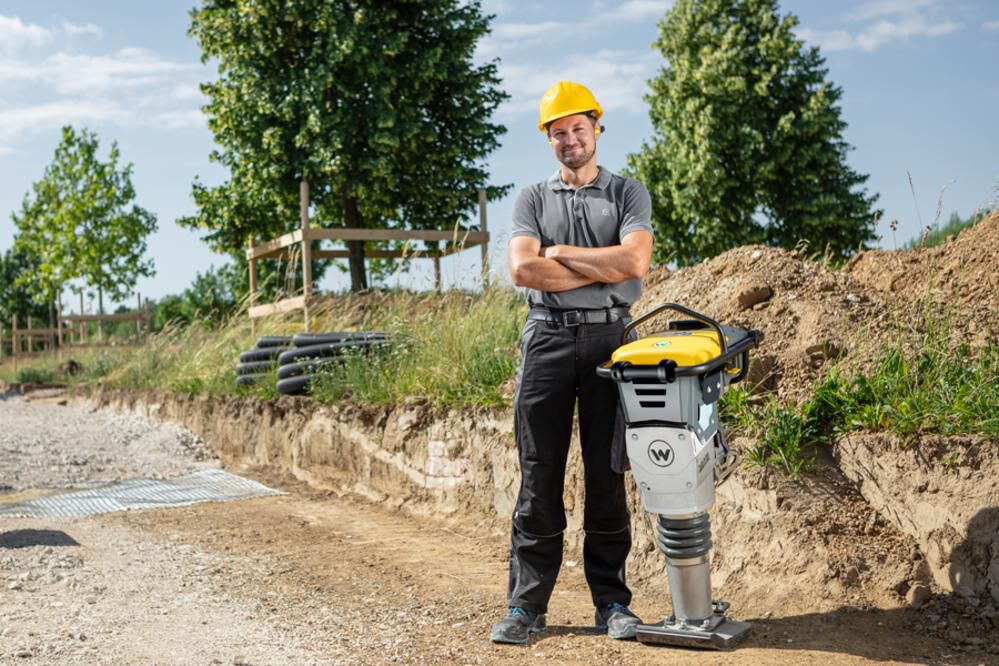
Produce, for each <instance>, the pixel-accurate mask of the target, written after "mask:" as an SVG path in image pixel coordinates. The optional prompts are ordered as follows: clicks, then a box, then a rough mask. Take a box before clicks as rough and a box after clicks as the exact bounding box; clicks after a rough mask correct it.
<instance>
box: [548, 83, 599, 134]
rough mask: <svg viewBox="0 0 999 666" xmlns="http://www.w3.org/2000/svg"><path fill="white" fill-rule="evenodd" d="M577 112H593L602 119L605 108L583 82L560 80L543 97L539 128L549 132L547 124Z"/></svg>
mask: <svg viewBox="0 0 999 666" xmlns="http://www.w3.org/2000/svg"><path fill="white" fill-rule="evenodd" d="M577 113H593V116H594V117H595V118H596V119H597V120H600V116H602V115H604V110H603V109H602V108H600V102H598V101H597V99H596V97H594V96H593V93H591V92H590V89H589V88H587V87H586V86H584V85H583V84H581V83H574V82H572V81H559V82H558V83H556V84H555V85H553V86H552V87H551V88H549V89H548V92H546V93H545V95H544V97H542V98H541V105H540V108H539V113H538V129H539V130H541V131H542V132H547V131H548V130H547V128H546V127H545V126H546V125H549V124H551V123H553V122H555V121H556V120H558V119H559V118H565V117H566V116H574V115H576V114H577Z"/></svg>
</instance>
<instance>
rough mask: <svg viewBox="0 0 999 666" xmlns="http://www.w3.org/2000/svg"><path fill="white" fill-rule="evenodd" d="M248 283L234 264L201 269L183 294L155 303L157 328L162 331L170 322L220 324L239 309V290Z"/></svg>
mask: <svg viewBox="0 0 999 666" xmlns="http://www.w3.org/2000/svg"><path fill="white" fill-rule="evenodd" d="M245 283H246V281H245V279H244V278H243V276H242V274H241V273H240V270H239V267H238V266H235V265H233V264H226V265H224V266H222V267H221V268H218V269H216V268H215V267H211V268H209V269H208V270H207V271H205V272H204V273H201V272H198V273H197V275H196V276H195V278H194V281H193V282H192V283H191V286H190V287H188V288H187V289H185V290H184V291H183V292H182V293H181V294H179V295H173V294H171V295H168V296H164V297H163V298H161V299H160V300H159V301H158V302H157V303H156V304H155V306H154V308H153V313H152V324H153V329H154V330H161V329H162V328H163V327H164V326H166V325H167V324H168V323H170V322H178V323H181V324H190V323H192V322H195V321H199V322H207V323H213V324H217V323H219V322H221V321H223V320H224V319H225V318H226V317H227V316H228V315H230V314H231V313H232V312H233V311H235V309H236V307H237V305H238V304H239V300H240V296H239V292H238V290H239V289H240V287H242V288H244V289H245Z"/></svg>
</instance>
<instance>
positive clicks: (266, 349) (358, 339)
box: [236, 331, 389, 395]
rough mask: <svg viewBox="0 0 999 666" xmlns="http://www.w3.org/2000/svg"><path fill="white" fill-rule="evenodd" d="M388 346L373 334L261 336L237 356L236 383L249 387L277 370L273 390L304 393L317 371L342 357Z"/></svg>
mask: <svg viewBox="0 0 999 666" xmlns="http://www.w3.org/2000/svg"><path fill="white" fill-rule="evenodd" d="M388 344H389V340H388V334H387V333H382V332H377V331H358V332H344V331H333V332H328V333H299V334H298V335H295V336H292V337H264V338H260V339H259V340H258V341H257V346H256V347H254V348H253V349H251V350H248V351H245V352H243V353H242V354H240V355H239V360H240V363H239V365H237V366H236V374H237V375H238V377H237V378H236V381H237V382H239V383H240V384H252V383H255V382H256V381H258V380H260V379H263V378H265V377H267V376H268V375H269V373H270V372H271V371H272V370H273V369H274V368H275V366H276V367H277V369H278V382H277V390H278V392H279V393H283V394H286V395H298V394H301V393H307V392H308V390H309V386H310V384H311V382H312V378H313V377H314V376H315V375H316V373H317V372H320V371H322V370H324V369H325V370H329V369H330V367H331V366H334V365H335V364H336V363H337V362H339V361H341V360H342V359H343V357H344V355H346V354H349V353H357V352H360V351H363V352H369V351H371V350H373V349H375V348H378V347H383V346H386V345H388Z"/></svg>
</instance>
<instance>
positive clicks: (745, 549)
mask: <svg viewBox="0 0 999 666" xmlns="http://www.w3.org/2000/svg"><path fill="white" fill-rule="evenodd" d="M95 400H96V401H97V402H98V403H99V404H102V405H108V406H113V407H117V408H120V409H127V410H134V411H137V412H139V413H140V414H142V415H144V416H146V417H148V418H154V419H158V420H166V421H171V422H174V423H177V424H180V425H183V426H185V427H187V428H189V429H190V430H192V431H193V432H195V433H196V434H198V435H199V436H200V437H201V438H203V439H204V440H205V441H208V442H211V443H212V445H213V446H214V447H215V450H216V453H217V454H218V456H219V457H220V458H221V460H222V462H223V464H224V465H225V466H226V467H232V468H237V469H238V468H240V467H243V468H246V467H255V468H270V469H273V470H275V471H284V472H288V473H291V474H292V475H293V476H295V477H296V478H298V479H300V480H302V481H305V482H306V483H308V484H309V485H311V486H313V487H316V488H324V489H332V490H335V491H337V492H340V493H344V492H349V493H354V494H358V495H362V496H364V497H366V498H367V499H369V500H371V501H374V502H377V503H379V504H381V505H383V506H387V507H390V508H396V509H402V510H405V511H406V512H408V513H410V514H413V515H417V516H427V517H433V518H435V519H442V518H443V519H448V518H450V519H453V520H457V521H461V522H464V523H466V524H467V523H468V522H469V521H472V522H476V523H478V526H479V528H480V529H482V530H485V531H487V532H488V533H490V534H493V535H502V534H503V533H505V531H506V530H507V529H508V524H509V523H508V516H509V515H510V512H511V511H512V508H513V502H514V498H515V495H516V492H517V490H518V483H519V478H518V472H517V464H516V452H515V447H514V444H513V437H512V433H511V430H512V414H511V413H510V411H509V410H502V409H497V410H474V411H473V410H465V411H450V412H440V411H435V410H434V409H432V408H430V407H428V406H426V405H423V404H411V405H405V406H401V407H397V408H394V409H390V408H385V407H373V406H364V407H362V406H356V405H345V406H339V407H327V406H319V405H316V404H315V403H314V402H312V401H310V400H307V399H302V398H281V399H279V400H276V401H273V402H268V403H261V402H259V401H256V400H253V399H235V400H234V399H230V398H215V397H195V398H190V397H183V396H176V395H170V394H162V393H158V394H145V395H129V394H125V393H118V392H105V393H102V394H100V395H98V396H95ZM860 441H867V442H868V446H875V445H874V444H870V442H871V441H876V438H874V439H872V438H869V439H868V440H861V439H857V438H853V439H850V440H848V442H847V443H844V444H843V445H841V446H840V448H839V449H838V454H839V457H840V460H841V461H843V465H844V469H845V470H847V471H848V476H849V477H850V478H847V476H844V475H843V473H841V472H840V471H839V469H838V468H837V467H836V465H835V464H834V462H833V461H832V460H829V461H825V462H824V463H823V464H822V465H820V468H819V473H817V474H816V475H814V476H813V477H811V478H809V479H808V480H807V481H804V482H802V483H791V482H789V481H787V480H785V479H783V478H782V477H779V476H777V475H771V474H767V473H761V472H755V473H748V472H746V471H741V472H739V473H737V474H736V475H734V477H733V478H732V479H730V480H729V481H728V482H727V483H726V484H725V485H724V486H723V487H722V488H721V489H720V492H719V499H718V502H717V504H716V506H715V508H714V509H712V520H713V523H714V529H715V535H716V537H715V550H714V563H713V572H714V573H713V576H714V583H715V585H716V587H717V588H718V589H719V592H720V593H721V594H722V595H723V596H725V597H726V598H728V599H729V600H731V601H733V603H735V604H737V606H738V607H739V608H742V609H744V610H747V611H752V612H758V613H761V614H762V613H766V612H768V611H772V610H773V609H774V608H778V607H779V608H785V609H790V610H794V611H796V612H814V611H818V610H822V611H827V610H831V609H835V608H837V607H840V606H861V607H869V606H874V607H880V608H896V607H903V606H906V605H907V604H915V605H921V604H923V603H924V602H925V601H926V600H927V598H928V597H929V595H930V593H931V592H932V591H937V592H948V591H950V590H952V589H954V585H953V584H952V583H950V581H951V576H950V571H951V569H952V568H955V567H956V568H957V569H960V570H961V571H967V572H968V573H967V574H962V575H961V577H960V579H961V581H962V582H966V583H967V584H966V585H965V587H963V588H961V589H962V591H966V590H965V588H967V590H970V591H973V592H975V593H985V592H987V591H990V590H991V589H994V588H993V587H990V585H993V583H991V582H989V581H990V579H989V575H990V573H989V572H990V571H991V570H992V569H990V567H991V568H994V567H996V566H997V564H996V562H997V558H996V551H995V550H994V549H993V550H988V548H992V546H987V547H986V548H985V550H984V551H983V550H982V547H979V546H978V545H975V546H971V545H969V543H968V542H967V540H966V539H961V538H940V536H939V534H940V518H939V516H940V515H942V514H946V513H948V512H950V513H951V514H953V516H954V521H957V523H960V521H962V520H963V521H964V524H963V525H964V527H966V526H967V523H968V522H969V520H971V519H972V518H973V516H967V519H966V517H965V515H964V514H965V513H967V511H969V510H970V511H972V513H973V514H974V513H977V512H976V511H974V510H972V509H962V511H955V509H954V506H953V505H954V504H955V503H960V502H961V499H960V498H961V494H960V493H961V491H960V489H959V488H957V487H956V486H953V485H952V483H953V481H954V480H952V479H950V477H949V476H948V472H947V471H946V470H941V471H939V472H938V473H937V474H935V475H934V472H933V469H934V468H933V467H932V466H926V468H925V470H924V472H922V473H923V474H924V475H925V476H926V488H930V487H933V488H936V487H940V488H943V487H947V488H952V489H953V491H952V492H950V491H948V492H924V493H923V494H922V500H921V502H922V503H921V505H920V506H922V507H924V508H923V510H920V511H912V512H908V513H905V514H904V515H905V516H906V517H905V519H904V520H900V518H899V516H900V515H903V514H902V511H903V509H901V508H899V506H897V503H894V502H889V501H885V500H883V499H879V497H877V496H875V495H872V494H869V493H868V492H867V491H868V490H870V488H871V487H874V486H876V485H877V484H876V483H875V482H874V481H871V480H865V479H867V477H865V476H864V474H867V475H869V476H871V475H873V474H874V473H873V472H870V471H867V472H863V471H861V470H862V469H867V468H863V466H862V464H861V463H860V462H852V461H855V460H857V459H859V453H856V452H858V451H860V450H862V449H861V448H859V445H858V444H857V442H860ZM911 455H912V452H911V451H906V450H904V449H901V448H899V447H891V446H887V445H886V446H882V447H880V449H879V450H878V455H877V459H878V461H879V465H880V466H885V467H888V468H892V469H897V470H904V469H907V468H911V467H912V465H913V464H912V463H911V461H909V460H908V459H907V456H911ZM892 456H894V457H895V458H894V459H897V462H895V463H893V462H891V461H892V460H893V458H892ZM868 467H869V466H868ZM983 469H985V468H983ZM581 471H582V470H581V466H580V464H579V461H578V459H577V457H576V456H573V457H572V459H571V462H570V465H569V468H568V472H567V482H566V495H565V499H566V508H567V511H568V514H569V516H568V518H569V529H568V530H567V532H566V542H567V545H568V546H569V548H570V553H569V554H567V556H566V557H567V559H573V558H578V556H579V546H580V540H581V536H582V535H581V524H582V501H581V500H582V492H583V491H582V487H583V483H582V473H581ZM874 478H878V479H880V478H881V477H874ZM851 479H852V480H853V481H851ZM854 481H856V482H857V483H859V485H860V489H861V491H863V494H861V493H860V492H858V491H857V485H856V484H855V483H854ZM903 481H905V483H903ZM628 483H629V490H630V487H631V481H630V477H629V479H628ZM878 483H880V484H881V487H885V488H890V487H892V486H891V485H890V484H891V483H894V484H895V485H905V486H908V485H918V482H917V483H916V484H909V483H908V481H906V480H905V479H904V478H901V477H896V478H894V479H892V480H890V481H889V480H887V479H884V480H881V481H879V482H878ZM967 483H968V484H969V486H970V485H972V484H973V483H974V480H973V479H970V478H969V480H968V482H967ZM888 494H889V495H891V496H897V499H898V500H899V503H901V504H903V505H904V504H906V503H907V502H906V500H905V496H904V493H902V492H896V493H891V492H890V491H889V493H888ZM975 497H979V498H980V500H981V502H988V501H990V500H989V498H990V497H991V495H989V494H988V493H985V494H980V495H969V496H967V497H965V498H964V499H965V500H969V501H970V500H974V498H975ZM631 500H632V511H633V515H634V519H633V520H634V526H635V535H634V536H635V547H634V549H633V554H632V560H633V561H632V563H631V569H630V571H631V572H632V575H633V576H634V577H635V578H636V579H637V580H639V581H661V584H662V585H663V587H664V588H665V576H663V574H662V559H661V557H662V556H661V555H660V554H659V553H658V552H656V550H655V548H654V545H653V542H652V540H651V538H650V537H651V530H650V529H649V526H648V524H647V521H646V518H645V513H644V511H642V510H641V508H640V506H639V505H638V503H637V501H636V498H635V497H634V495H632V498H631ZM961 506H965V505H964V504H962V505H961ZM967 506H972V503H968V504H967ZM993 519H994V517H993ZM976 520H978V521H981V518H980V517H979V518H977V519H976ZM976 524H977V523H976ZM948 529H949V528H948ZM934 530H936V531H934ZM954 530H955V531H956V532H957V533H959V534H960V533H962V532H961V530H958V529H956V528H954ZM950 533H951V532H947V534H950ZM964 533H965V534H966V533H967V530H965V531H964ZM931 534H932V535H933V536H926V535H931ZM975 543H976V544H977V543H978V542H977V541H976V542H975ZM969 549H970V550H969ZM952 553H956V555H953V556H952ZM964 553H972V554H971V555H965V554H964ZM983 553H985V554H984V555H983ZM955 558H956V559H955ZM962 558H963V559H962ZM983 558H984V559H983ZM971 562H973V563H974V564H973V565H972V564H969V563H971ZM983 567H984V568H983ZM955 570H956V569H955ZM983 572H984V573H983ZM969 576H970V577H969ZM971 580H974V581H975V582H974V583H971V582H970V581H971Z"/></svg>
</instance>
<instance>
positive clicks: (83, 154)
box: [12, 126, 156, 309]
mask: <svg viewBox="0 0 999 666" xmlns="http://www.w3.org/2000/svg"><path fill="white" fill-rule="evenodd" d="M99 147H100V146H99V142H98V139H97V135H96V134H94V133H93V132H91V131H89V130H86V129H83V130H81V131H80V132H79V133H77V132H76V131H75V130H74V129H73V128H72V127H69V126H67V127H64V128H63V130H62V141H61V142H60V143H59V146H58V147H57V148H56V151H55V157H54V159H53V160H52V163H51V164H49V165H48V166H47V167H46V168H45V174H44V176H43V177H42V179H41V180H40V181H38V182H36V183H34V184H32V189H31V192H30V193H28V194H26V195H25V197H24V201H23V203H22V205H21V210H20V211H19V212H17V213H15V214H14V215H13V216H12V217H13V220H14V223H15V224H16V225H17V228H18V235H17V238H16V239H15V244H16V246H17V247H18V248H19V250H20V251H23V252H25V253H26V254H28V255H29V256H33V257H37V258H38V259H39V265H38V270H37V272H35V273H25V274H21V275H20V276H19V278H18V281H19V284H22V285H26V286H28V287H29V288H30V289H31V291H32V292H33V293H34V294H36V296H39V297H43V298H44V299H46V300H51V299H53V298H54V297H55V295H56V293H57V292H58V291H59V289H61V288H62V287H63V286H64V285H66V284H67V283H68V282H70V281H71V280H74V279H77V278H80V279H82V280H83V281H84V282H85V283H86V284H87V285H89V286H90V287H92V288H94V289H96V290H97V292H98V294H99V297H100V301H101V306H102V309H103V296H104V295H105V294H107V295H110V296H111V297H112V298H114V299H117V300H120V299H123V298H125V297H126V296H127V295H128V293H129V292H130V291H132V290H133V289H134V288H135V283H136V280H137V279H138V278H139V277H149V276H151V275H153V273H154V271H153V262H152V260H151V259H145V258H144V255H145V253H146V237H147V236H149V234H151V233H153V232H154V231H156V217H155V216H154V215H153V214H152V213H150V212H149V211H147V210H145V209H143V208H141V207H139V206H137V205H135V204H134V203H133V201H134V200H135V188H134V187H133V186H132V165H131V164H125V165H119V160H120V158H121V154H120V152H119V150H118V144H117V143H116V142H112V144H111V151H110V153H109V155H108V159H107V161H101V159H100V158H99V156H98V149H99Z"/></svg>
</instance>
